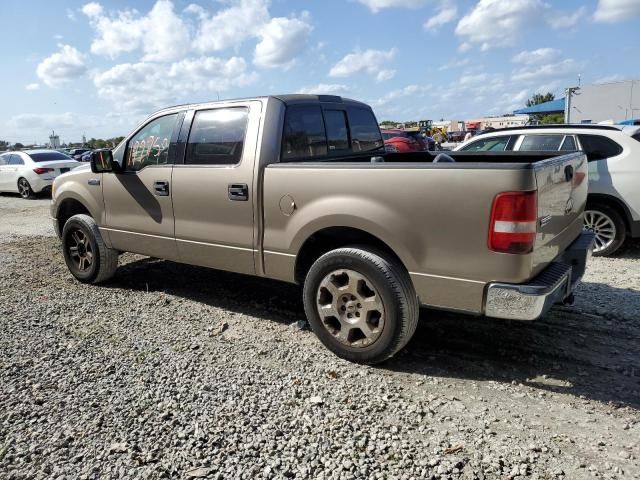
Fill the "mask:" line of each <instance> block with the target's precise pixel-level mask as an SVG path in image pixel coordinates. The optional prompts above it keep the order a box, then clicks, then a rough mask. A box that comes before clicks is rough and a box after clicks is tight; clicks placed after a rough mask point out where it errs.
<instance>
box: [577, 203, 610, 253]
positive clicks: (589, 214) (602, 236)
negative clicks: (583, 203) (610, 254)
mask: <svg viewBox="0 0 640 480" xmlns="http://www.w3.org/2000/svg"><path fill="white" fill-rule="evenodd" d="M584 228H585V229H586V230H588V231H590V232H592V233H593V234H594V235H595V239H594V242H595V246H594V248H593V251H594V253H598V252H601V251H603V250H605V249H606V248H608V247H609V246H610V245H611V244H612V243H613V242H614V241H615V239H616V225H615V223H613V220H612V219H611V217H609V216H608V215H606V214H605V213H603V212H601V211H599V210H585V212H584Z"/></svg>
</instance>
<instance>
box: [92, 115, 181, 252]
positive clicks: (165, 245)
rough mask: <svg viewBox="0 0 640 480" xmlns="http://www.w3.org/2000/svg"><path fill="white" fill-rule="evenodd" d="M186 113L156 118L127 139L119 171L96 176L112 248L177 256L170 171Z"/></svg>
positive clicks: (94, 183)
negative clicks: (101, 191) (101, 190)
mask: <svg viewBox="0 0 640 480" xmlns="http://www.w3.org/2000/svg"><path fill="white" fill-rule="evenodd" d="M183 117H184V112H176V113H170V114H166V115H161V116H158V117H155V118H153V119H152V120H150V121H149V122H147V123H146V124H145V125H144V126H143V127H142V128H140V129H139V130H138V131H137V132H136V133H135V134H134V135H133V136H132V137H131V138H130V139H129V140H128V141H127V144H126V146H125V151H124V156H123V160H122V163H123V170H122V171H121V172H119V173H103V174H97V175H96V176H95V177H94V178H91V179H90V180H89V185H91V187H89V188H100V187H99V185H100V181H101V182H102V189H103V195H104V203H105V227H104V229H105V230H107V231H108V232H109V238H110V240H111V244H112V247H113V248H115V249H118V250H123V251H127V252H136V253H142V254H144V255H151V256H154V257H159V258H166V259H172V260H175V259H176V258H177V249H176V243H175V235H174V225H173V205H172V203H171V189H172V186H171V172H172V170H173V162H174V158H175V151H176V139H177V135H178V130H179V128H180V125H181V124H182V119H183Z"/></svg>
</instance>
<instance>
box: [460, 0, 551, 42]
mask: <svg viewBox="0 0 640 480" xmlns="http://www.w3.org/2000/svg"><path fill="white" fill-rule="evenodd" d="M544 9H545V5H544V4H543V3H542V1H541V0H480V1H479V2H478V3H477V4H476V6H475V7H474V8H473V9H472V10H471V11H470V12H469V13H467V14H466V15H465V16H464V17H462V18H461V19H460V21H459V22H458V25H457V27H456V34H457V35H458V36H460V37H462V38H464V39H465V40H464V42H465V43H466V44H467V45H468V46H470V45H471V44H475V45H478V46H480V48H481V49H482V50H488V49H489V48H493V47H507V46H512V45H513V44H514V42H515V40H516V38H517V37H518V35H519V34H520V33H521V32H522V31H523V30H525V29H526V28H528V27H530V26H533V25H534V24H535V23H536V21H539V20H538V19H541V18H542V17H543V15H542V14H543V12H544ZM463 45H464V44H463ZM465 50H468V48H467V47H465Z"/></svg>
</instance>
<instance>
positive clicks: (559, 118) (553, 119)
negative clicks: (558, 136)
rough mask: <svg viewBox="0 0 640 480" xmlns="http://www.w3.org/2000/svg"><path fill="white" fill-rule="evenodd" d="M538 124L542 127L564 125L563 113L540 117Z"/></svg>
mask: <svg viewBox="0 0 640 480" xmlns="http://www.w3.org/2000/svg"><path fill="white" fill-rule="evenodd" d="M540 123H542V124H544V125H548V124H552V123H564V113H549V114H547V115H542V116H541V117H540Z"/></svg>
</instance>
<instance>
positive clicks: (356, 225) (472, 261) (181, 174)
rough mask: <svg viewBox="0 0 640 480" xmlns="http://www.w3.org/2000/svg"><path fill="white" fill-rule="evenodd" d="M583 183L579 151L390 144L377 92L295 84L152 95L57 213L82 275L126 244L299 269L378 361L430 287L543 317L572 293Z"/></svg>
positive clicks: (195, 260) (443, 298)
mask: <svg viewBox="0 0 640 480" xmlns="http://www.w3.org/2000/svg"><path fill="white" fill-rule="evenodd" d="M586 198H587V161H586V158H585V156H584V154H582V153H579V152H576V153H569V154H566V155H558V154H557V153H550V152H530V153H515V152H500V153H494V152H488V153H479V154H478V153H468V152H449V153H448V154H444V153H441V154H438V155H436V154H434V153H431V152H420V153H406V154H398V153H386V152H385V149H384V144H383V140H382V137H381V134H380V130H379V128H378V124H377V121H376V119H375V116H374V115H373V113H372V111H371V109H370V108H369V107H368V106H367V105H365V104H363V103H360V102H356V101H353V100H348V99H345V98H341V97H336V96H324V95H320V96H315V95H284V96H270V97H260V98H251V99H241V100H229V101H220V102H213V103H203V104H197V105H182V106H177V107H171V108H168V109H165V110H161V111H159V112H156V113H154V114H153V115H151V116H150V117H149V118H147V120H145V121H144V122H143V123H142V124H141V125H140V126H139V127H138V128H136V129H135V131H134V132H133V133H132V134H131V135H129V136H128V137H127V138H126V139H125V140H124V141H123V142H122V143H121V144H120V145H119V146H118V147H117V148H115V149H114V150H113V151H112V152H111V151H98V152H95V153H94V155H93V157H92V161H91V168H89V165H87V166H86V167H80V168H78V169H75V170H73V171H72V172H69V173H66V174H64V175H62V176H60V177H59V178H57V179H56V181H55V183H54V186H53V201H52V206H51V213H52V216H53V218H54V226H55V228H56V231H57V232H58V234H59V236H60V238H61V240H62V247H63V252H64V257H65V260H66V262H67V265H68V267H69V270H70V271H71V273H72V274H73V275H74V276H75V277H76V278H77V279H78V280H80V281H82V282H90V283H99V282H103V281H105V280H108V279H109V278H110V277H112V276H113V275H114V273H115V271H116V268H117V264H118V255H119V253H121V252H125V251H127V252H136V253H140V254H144V255H150V256H153V257H159V258H163V259H167V260H172V261H176V262H183V263H188V264H193V265H200V266H204V267H211V268H216V269H220V270H228V271H233V272H239V273H244V274H248V275H257V276H262V277H267V278H273V279H278V280H284V281H287V282H295V283H298V284H300V285H303V286H304V288H303V302H304V308H305V312H306V314H307V318H308V320H309V323H310V325H311V327H312V329H313V331H314V332H315V333H316V335H317V336H318V337H319V338H320V340H321V341H322V342H323V343H324V344H325V345H326V346H327V347H328V348H329V349H331V350H332V351H333V352H335V353H336V354H337V355H339V356H341V357H343V358H346V359H349V360H352V361H357V362H363V363H376V362H380V361H383V360H385V359H387V358H389V357H391V356H392V355H393V354H395V353H396V352H397V351H399V350H400V349H401V348H402V347H403V346H405V345H406V344H407V342H408V341H409V339H410V338H411V336H412V335H413V333H414V331H415V329H416V325H417V322H418V316H419V307H420V305H426V306H430V307H433V308H439V309H446V310H455V311H460V312H466V313H470V314H475V315H486V316H491V317H498V318H508V319H519V320H534V319H536V318H538V317H539V316H541V315H543V314H544V313H545V312H546V311H547V310H548V309H549V308H550V307H551V306H552V305H553V304H554V303H559V302H563V301H564V302H570V301H571V299H572V291H573V289H574V287H575V286H576V284H577V282H578V281H579V280H580V278H581V277H582V274H583V272H584V269H585V264H586V260H587V257H588V256H589V253H590V250H591V243H592V235H591V234H587V233H583V230H582V214H583V209H584V206H585V201H586ZM427 316H428V315H427Z"/></svg>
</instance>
